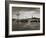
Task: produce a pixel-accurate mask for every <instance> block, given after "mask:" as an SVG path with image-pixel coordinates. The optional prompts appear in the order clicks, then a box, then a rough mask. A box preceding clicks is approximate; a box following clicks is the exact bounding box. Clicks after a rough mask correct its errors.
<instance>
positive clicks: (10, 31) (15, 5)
mask: <svg viewBox="0 0 46 38" xmlns="http://www.w3.org/2000/svg"><path fill="white" fill-rule="evenodd" d="M12 7H29V8H30V7H33V8H40V30H34V31H33V30H31V31H12ZM36 33H43V6H42V5H32V4H30V5H28V4H9V35H21V34H36Z"/></svg>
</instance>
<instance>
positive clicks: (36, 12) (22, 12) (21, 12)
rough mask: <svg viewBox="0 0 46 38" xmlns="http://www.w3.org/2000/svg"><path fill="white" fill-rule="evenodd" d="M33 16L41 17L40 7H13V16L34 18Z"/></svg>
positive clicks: (16, 17)
mask: <svg viewBox="0 0 46 38" xmlns="http://www.w3.org/2000/svg"><path fill="white" fill-rule="evenodd" d="M17 15H18V16H17ZM32 16H34V17H37V18H40V8H24V7H13V8H12V18H15V19H27V18H32Z"/></svg>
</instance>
